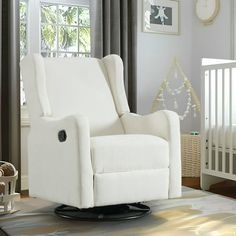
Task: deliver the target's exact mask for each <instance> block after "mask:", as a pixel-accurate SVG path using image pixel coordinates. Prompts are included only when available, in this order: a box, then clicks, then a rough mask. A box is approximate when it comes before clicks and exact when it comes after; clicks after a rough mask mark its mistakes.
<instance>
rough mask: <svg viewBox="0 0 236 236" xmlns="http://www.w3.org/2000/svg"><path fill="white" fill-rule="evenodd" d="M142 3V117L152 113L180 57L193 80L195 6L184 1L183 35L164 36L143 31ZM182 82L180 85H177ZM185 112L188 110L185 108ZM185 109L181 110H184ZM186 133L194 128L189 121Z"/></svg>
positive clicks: (140, 53) (190, 2)
mask: <svg viewBox="0 0 236 236" xmlns="http://www.w3.org/2000/svg"><path fill="white" fill-rule="evenodd" d="M142 1H143V0H138V52H137V53H138V73H137V74H138V77H137V86H138V91H137V93H138V113H141V114H146V113H149V112H150V109H151V104H152V101H153V99H154V97H155V95H156V93H157V91H158V89H159V86H160V84H161V82H162V81H163V79H165V77H166V74H167V72H168V70H169V67H170V65H171V63H172V61H173V58H174V57H175V56H176V57H177V58H178V59H179V61H180V63H181V64H182V66H183V68H184V71H185V73H186V75H187V76H189V77H190V76H191V50H192V32H191V28H192V19H193V15H192V9H193V2H194V1H189V0H180V34H179V35H164V34H155V33H144V32H143V31H142ZM177 82H178V81H177ZM182 109H185V107H182ZM182 109H181V110H182ZM185 124H186V125H185V127H183V129H184V130H188V129H190V127H191V119H190V118H188V119H187V120H185Z"/></svg>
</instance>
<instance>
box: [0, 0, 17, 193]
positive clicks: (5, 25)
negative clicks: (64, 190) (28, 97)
mask: <svg viewBox="0 0 236 236" xmlns="http://www.w3.org/2000/svg"><path fill="white" fill-rule="evenodd" d="M0 9H1V10H0V21H1V24H0V25H1V26H0V35H1V40H0V42H1V44H0V48H1V49H0V50H1V54H0V72H1V73H0V109H1V116H0V160H4V161H8V162H11V163H12V164H13V165H14V166H15V167H16V169H17V170H18V171H19V178H18V186H17V190H18V191H19V190H20V170H21V165H20V163H21V162H20V160H21V158H20V69H19V61H20V51H19V44H20V40H19V0H0Z"/></svg>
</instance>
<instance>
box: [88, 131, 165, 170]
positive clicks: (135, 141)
mask: <svg viewBox="0 0 236 236" xmlns="http://www.w3.org/2000/svg"><path fill="white" fill-rule="evenodd" d="M168 157H169V145H168V142H167V141H166V140H164V139H162V138H159V137H156V136H152V135H140V134H139V135H113V136H100V137H93V138H91V158H92V166H93V171H94V173H95V174H100V173H115V172H126V171H137V170H151V169H162V168H168V167H169V158H168Z"/></svg>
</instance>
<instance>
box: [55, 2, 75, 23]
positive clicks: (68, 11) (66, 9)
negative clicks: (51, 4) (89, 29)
mask: <svg viewBox="0 0 236 236" xmlns="http://www.w3.org/2000/svg"><path fill="white" fill-rule="evenodd" d="M58 16H59V24H64V25H78V7H75V6H62V5H59V15H58Z"/></svg>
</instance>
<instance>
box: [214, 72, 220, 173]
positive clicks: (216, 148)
mask: <svg viewBox="0 0 236 236" xmlns="http://www.w3.org/2000/svg"><path fill="white" fill-rule="evenodd" d="M218 72H219V71H218V70H215V137H214V139H215V170H216V171H219V151H218V149H219V142H218V140H219V135H218V126H219V124H218Z"/></svg>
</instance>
